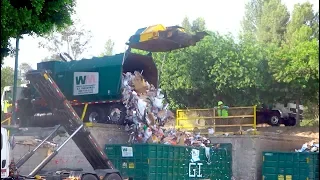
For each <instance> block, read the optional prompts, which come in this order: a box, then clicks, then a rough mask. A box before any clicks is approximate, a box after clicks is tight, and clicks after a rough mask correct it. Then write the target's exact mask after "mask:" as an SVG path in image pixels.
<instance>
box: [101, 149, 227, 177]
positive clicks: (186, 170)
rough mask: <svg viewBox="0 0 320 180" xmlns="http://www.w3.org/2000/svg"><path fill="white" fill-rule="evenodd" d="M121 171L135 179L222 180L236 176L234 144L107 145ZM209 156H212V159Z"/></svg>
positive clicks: (113, 161)
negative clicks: (190, 145)
mask: <svg viewBox="0 0 320 180" xmlns="http://www.w3.org/2000/svg"><path fill="white" fill-rule="evenodd" d="M105 152H106V154H107V155H108V157H109V159H110V160H111V161H112V163H113V164H114V166H115V167H116V168H117V169H119V171H120V172H121V174H122V175H123V176H125V177H129V178H130V179H133V180H186V179H220V180H230V179H231V177H232V145H231V144H220V146H219V147H215V148H210V152H209V154H208V151H207V154H208V155H207V156H206V150H205V148H193V147H187V146H172V145H164V144H133V145H110V144H108V145H106V147H105ZM208 157H209V158H208Z"/></svg>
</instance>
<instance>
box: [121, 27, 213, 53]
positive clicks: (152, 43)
mask: <svg viewBox="0 0 320 180" xmlns="http://www.w3.org/2000/svg"><path fill="white" fill-rule="evenodd" d="M206 35H207V33H206V32H198V33H196V34H189V33H186V32H185V31H184V29H183V28H182V27H180V26H169V27H164V26H163V25H161V24H158V25H154V26H149V27H144V28H141V29H138V30H137V31H136V33H135V34H134V35H132V36H131V37H130V39H129V41H128V42H127V45H129V47H131V48H134V49H139V50H144V51H148V52H168V51H172V50H175V49H180V48H185V47H189V46H194V45H195V44H196V43H197V42H199V41H200V40H201V39H203V38H204V36H206Z"/></svg>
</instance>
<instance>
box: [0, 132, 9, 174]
mask: <svg viewBox="0 0 320 180" xmlns="http://www.w3.org/2000/svg"><path fill="white" fill-rule="evenodd" d="M9 155H10V144H9V141H8V131H7V130H6V129H5V128H2V127H1V179H2V178H7V177H8V176H9V161H10V157H9Z"/></svg>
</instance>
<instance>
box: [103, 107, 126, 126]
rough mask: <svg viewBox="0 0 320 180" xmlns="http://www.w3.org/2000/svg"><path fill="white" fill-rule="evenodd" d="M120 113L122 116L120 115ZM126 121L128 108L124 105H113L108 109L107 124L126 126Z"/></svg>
mask: <svg viewBox="0 0 320 180" xmlns="http://www.w3.org/2000/svg"><path fill="white" fill-rule="evenodd" d="M119 113H120V114H119ZM125 119H126V108H125V107H124V105H123V104H120V103H117V104H112V105H111V106H109V107H108V109H107V114H106V122H107V123H108V124H118V125H124V123H125Z"/></svg>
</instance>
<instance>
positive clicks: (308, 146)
mask: <svg viewBox="0 0 320 180" xmlns="http://www.w3.org/2000/svg"><path fill="white" fill-rule="evenodd" d="M315 142H316V141H314V140H312V141H310V142H307V143H304V144H303V145H302V147H301V149H295V152H319V143H318V144H316V143H315Z"/></svg>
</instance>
